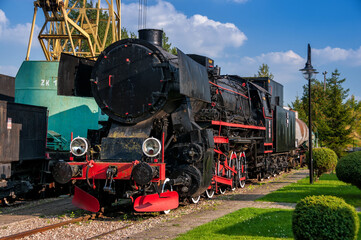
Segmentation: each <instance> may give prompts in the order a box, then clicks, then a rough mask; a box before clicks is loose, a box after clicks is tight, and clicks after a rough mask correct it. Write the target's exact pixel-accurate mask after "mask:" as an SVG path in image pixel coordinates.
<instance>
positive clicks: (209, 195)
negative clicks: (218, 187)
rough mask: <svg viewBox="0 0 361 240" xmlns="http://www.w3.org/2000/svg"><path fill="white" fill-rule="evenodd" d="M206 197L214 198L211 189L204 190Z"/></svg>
mask: <svg viewBox="0 0 361 240" xmlns="http://www.w3.org/2000/svg"><path fill="white" fill-rule="evenodd" d="M206 196H207V198H209V199H211V198H213V196H214V190H213V189H207V190H206Z"/></svg>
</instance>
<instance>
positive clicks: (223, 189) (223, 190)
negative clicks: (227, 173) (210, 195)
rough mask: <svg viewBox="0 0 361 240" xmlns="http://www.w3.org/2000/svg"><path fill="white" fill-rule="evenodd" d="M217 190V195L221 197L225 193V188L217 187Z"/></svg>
mask: <svg viewBox="0 0 361 240" xmlns="http://www.w3.org/2000/svg"><path fill="white" fill-rule="evenodd" d="M218 190H219V193H220V194H222V195H223V194H225V193H226V188H225V187H219V188H218Z"/></svg>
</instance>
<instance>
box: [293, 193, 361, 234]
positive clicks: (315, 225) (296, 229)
mask: <svg viewBox="0 0 361 240" xmlns="http://www.w3.org/2000/svg"><path fill="white" fill-rule="evenodd" d="M358 228H359V219H358V216H357V213H356V210H355V208H354V207H352V206H351V205H349V204H347V203H346V202H345V201H344V200H343V199H341V198H338V197H334V196H308V197H305V198H304V199H301V200H300V201H299V202H298V203H297V205H296V209H295V211H294V212H293V216H292V231H293V235H294V237H295V239H296V240H305V239H324V240H326V239H334V240H337V239H342V240H344V239H345V240H346V239H356V237H357V233H358Z"/></svg>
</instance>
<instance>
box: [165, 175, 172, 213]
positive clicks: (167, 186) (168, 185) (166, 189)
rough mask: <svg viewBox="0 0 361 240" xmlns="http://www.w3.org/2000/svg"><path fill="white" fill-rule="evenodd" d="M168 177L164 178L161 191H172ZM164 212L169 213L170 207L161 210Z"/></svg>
mask: <svg viewBox="0 0 361 240" xmlns="http://www.w3.org/2000/svg"><path fill="white" fill-rule="evenodd" d="M169 181H170V179H169V178H166V179H165V180H164V183H163V185H162V193H164V192H166V191H168V190H169V191H173V187H172V185H171V184H170V183H169ZM163 213H164V214H168V213H170V209H169V210H164V211H163Z"/></svg>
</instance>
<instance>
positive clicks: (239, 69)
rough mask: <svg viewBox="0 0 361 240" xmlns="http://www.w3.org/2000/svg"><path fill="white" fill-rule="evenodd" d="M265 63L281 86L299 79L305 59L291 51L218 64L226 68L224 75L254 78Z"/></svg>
mask: <svg viewBox="0 0 361 240" xmlns="http://www.w3.org/2000/svg"><path fill="white" fill-rule="evenodd" d="M262 63H265V64H267V65H268V66H269V68H270V72H271V73H272V74H273V75H274V79H275V80H276V81H278V82H280V83H282V84H284V83H289V82H292V81H297V80H299V79H300V76H301V75H300V73H299V71H298V70H299V69H300V68H302V67H303V64H304V63H305V59H304V58H302V57H301V56H300V55H298V54H297V53H295V52H294V51H292V50H288V51H285V52H269V53H263V54H261V55H259V56H255V57H248V56H246V57H242V58H241V59H240V60H239V62H236V63H219V64H220V65H221V66H226V67H225V69H224V71H223V72H224V73H232V74H238V75H240V76H254V75H255V74H257V72H258V68H259V66H260V65H261V64H262Z"/></svg>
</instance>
